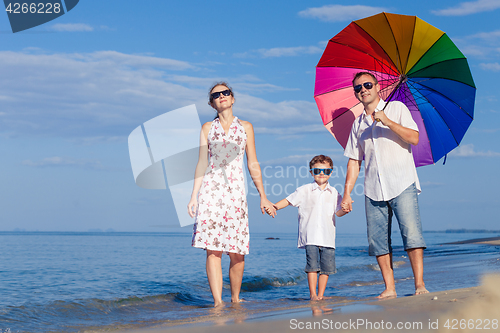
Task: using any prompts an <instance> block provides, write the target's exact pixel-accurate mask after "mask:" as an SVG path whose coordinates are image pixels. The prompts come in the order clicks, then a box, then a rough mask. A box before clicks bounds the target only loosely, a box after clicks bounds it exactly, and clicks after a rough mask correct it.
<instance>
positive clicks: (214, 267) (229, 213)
mask: <svg viewBox="0 0 500 333" xmlns="http://www.w3.org/2000/svg"><path fill="white" fill-rule="evenodd" d="M234 101H235V99H234V94H233V91H232V89H231V88H230V87H229V86H228V84H227V83H225V82H219V83H217V84H215V85H214V86H213V87H212V89H210V92H209V102H208V104H209V105H210V106H211V107H212V108H214V109H215V110H216V111H217V116H216V117H215V119H214V120H213V121H211V122H207V123H205V124H204V125H203V126H202V129H201V134H200V155H199V159H198V164H197V165H196V172H195V181H194V187H193V193H192V195H191V200H190V201H189V204H188V212H189V215H190V216H191V217H194V216H196V222H195V224H194V231H193V242H192V246H194V247H198V248H203V249H205V250H206V251H207V262H206V265H207V277H208V283H209V285H210V290H211V291H212V296H213V298H214V306H215V307H217V306H219V305H222V304H223V302H222V267H221V259H222V253H223V252H224V253H227V254H229V258H230V265H229V280H230V284H231V302H241V299H240V298H239V294H240V289H241V281H242V278H243V270H244V268H245V255H246V254H248V249H249V233H248V215H247V201H246V194H245V184H244V178H243V154H244V153H245V152H246V155H247V164H248V170H249V172H250V176H251V177H252V180H253V182H254V183H255V186H256V188H257V190H258V191H259V194H260V208H261V210H262V214H264V213H265V212H266V211H267V212H269V213H270V214H271V215H272V216H274V215H275V214H276V210H275V209H274V207H273V204H272V203H271V202H270V201H269V200H267V198H266V194H265V192H264V186H263V185H262V176H261V170H260V166H259V163H258V161H257V155H256V152H255V139H254V131H253V126H252V124H251V123H249V122H248V121H243V120H240V119H238V118H237V117H235V116H233V104H234ZM208 156H210V160H209V159H208ZM202 177H203V178H202ZM195 208H196V211H195V210H194V209H195Z"/></svg>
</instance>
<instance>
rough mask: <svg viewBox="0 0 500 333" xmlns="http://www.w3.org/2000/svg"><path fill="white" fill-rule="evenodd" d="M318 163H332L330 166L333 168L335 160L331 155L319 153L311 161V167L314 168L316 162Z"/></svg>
mask: <svg viewBox="0 0 500 333" xmlns="http://www.w3.org/2000/svg"><path fill="white" fill-rule="evenodd" d="M316 163H328V164H330V168H333V161H332V159H331V158H330V157H328V156H325V155H317V156H314V157H313V159H312V160H311V162H309V169H312V168H313V166H314V164H316Z"/></svg>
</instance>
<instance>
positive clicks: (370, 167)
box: [344, 100, 421, 201]
mask: <svg viewBox="0 0 500 333" xmlns="http://www.w3.org/2000/svg"><path fill="white" fill-rule="evenodd" d="M384 105H385V102H384V101H383V100H380V102H379V103H378V105H377V108H376V109H375V111H379V110H382V109H383V108H384ZM384 113H385V114H386V116H387V117H388V118H389V119H391V120H392V121H394V122H396V123H398V124H400V125H401V126H403V127H407V128H411V129H413V130H415V131H418V127H417V124H416V123H415V121H414V120H413V118H412V117H411V113H410V110H408V108H407V107H406V105H404V104H403V103H401V102H399V101H393V102H390V103H389V105H388V106H387V108H386V109H385V110H384ZM344 155H345V156H347V157H349V158H352V159H354V160H358V161H361V160H363V159H364V160H365V195H366V196H367V197H369V198H370V199H372V200H375V201H388V200H390V199H393V198H395V197H397V196H398V195H400V194H401V192H403V191H404V190H405V189H406V188H407V187H408V186H410V185H411V184H413V183H415V185H416V186H417V190H418V193H420V191H421V190H420V183H419V181H418V176H417V169H416V168H415V162H414V161H413V155H412V152H411V145H410V144H409V143H406V142H404V141H403V140H402V139H401V138H400V137H399V136H398V135H397V134H396V133H394V132H393V131H392V130H391V129H390V128H389V127H387V126H385V125H383V124H382V122H376V121H375V122H374V121H373V120H372V117H371V116H368V115H367V114H366V111H365V112H363V113H362V114H361V115H360V116H359V118H357V119H356V120H354V123H353V124H352V128H351V134H350V135H349V139H348V141H347V145H346V148H345V151H344Z"/></svg>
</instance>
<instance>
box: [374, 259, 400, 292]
mask: <svg viewBox="0 0 500 333" xmlns="http://www.w3.org/2000/svg"><path fill="white" fill-rule="evenodd" d="M377 263H378V266H379V267H380V271H381V272H382V278H383V279H384V283H385V290H384V291H383V292H382V293H381V294H380V295H379V296H377V298H390V297H396V296H397V294H396V284H395V283H394V270H393V267H392V253H387V254H383V255H381V256H377Z"/></svg>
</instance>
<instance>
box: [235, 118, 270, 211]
mask: <svg viewBox="0 0 500 333" xmlns="http://www.w3.org/2000/svg"><path fill="white" fill-rule="evenodd" d="M241 123H242V125H243V128H244V129H245V132H246V134H247V146H246V153H247V164H248V171H249V172H250V176H251V177H252V180H253V182H254V184H255V187H256V188H257V191H259V194H260V210H261V211H262V214H264V213H265V212H267V213H268V214H269V215H271V216H272V217H274V216H275V215H276V209H274V206H273V204H272V203H271V202H270V201H269V200H267V196H266V193H265V190H264V185H263V183H262V173H261V170H260V165H259V161H257V152H256V150H255V135H254V131H253V126H252V124H251V123H249V122H248V121H242V122H241Z"/></svg>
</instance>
